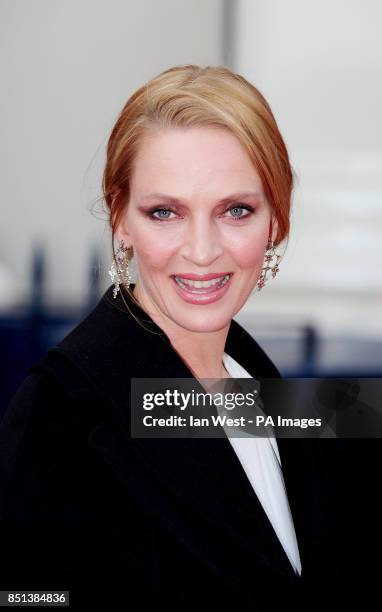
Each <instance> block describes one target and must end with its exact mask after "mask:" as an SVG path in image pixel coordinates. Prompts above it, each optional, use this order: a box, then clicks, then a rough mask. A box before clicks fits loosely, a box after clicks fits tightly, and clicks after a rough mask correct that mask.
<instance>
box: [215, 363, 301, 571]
mask: <svg viewBox="0 0 382 612" xmlns="http://www.w3.org/2000/svg"><path fill="white" fill-rule="evenodd" d="M223 363H224V366H225V368H226V370H227V372H228V373H229V374H230V376H232V378H252V376H251V375H250V374H248V372H247V371H246V370H245V369H244V368H243V367H242V366H241V365H240V364H239V363H237V361H235V359H233V358H232V357H231V356H230V355H228V354H227V353H224V354H223ZM272 431H273V429H272ZM228 439H229V441H230V443H231V445H232V447H233V449H234V451H235V453H236V455H237V457H238V459H239V461H240V463H241V465H242V466H243V468H244V470H245V473H246V475H247V477H248V480H249V482H250V483H251V485H252V487H253V489H254V491H255V493H256V495H257V497H258V498H259V501H260V502H261V505H262V506H263V508H264V511H265V513H266V514H267V516H268V518H269V520H270V522H271V524H272V526H273V528H274V530H275V532H276V535H277V537H278V539H279V540H280V543H281V545H282V547H283V548H284V550H285V553H286V555H287V556H288V559H289V561H290V562H291V565H292V567H293V569H294V571H295V572H296V573H298V574H299V575H301V560H300V553H299V550H298V544H297V538H296V532H295V529H294V524H293V518H292V513H291V510H290V507H289V502H288V496H287V492H286V488H285V482H284V478H283V474H282V467H281V459H280V453H279V449H278V446H277V441H276V438H275V436H274V435H273V436H270V437H269V438H268V437H266V438H259V437H232V434H231V435H230V436H229V437H228Z"/></svg>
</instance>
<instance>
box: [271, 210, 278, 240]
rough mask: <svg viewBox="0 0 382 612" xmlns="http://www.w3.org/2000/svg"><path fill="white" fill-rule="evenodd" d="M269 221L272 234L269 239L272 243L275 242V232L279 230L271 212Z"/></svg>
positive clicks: (274, 216)
mask: <svg viewBox="0 0 382 612" xmlns="http://www.w3.org/2000/svg"><path fill="white" fill-rule="evenodd" d="M271 221H272V234H271V239H272V241H273V242H275V240H276V236H277V232H278V229H279V224H278V222H277V218H276V215H275V213H274V212H272V217H271Z"/></svg>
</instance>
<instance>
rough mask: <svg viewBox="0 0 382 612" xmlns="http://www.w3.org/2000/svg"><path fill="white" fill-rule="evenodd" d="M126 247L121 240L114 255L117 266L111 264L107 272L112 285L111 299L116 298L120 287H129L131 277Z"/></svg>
mask: <svg viewBox="0 0 382 612" xmlns="http://www.w3.org/2000/svg"><path fill="white" fill-rule="evenodd" d="M127 251H128V247H126V246H125V244H124V242H123V240H121V242H120V244H119V247H118V250H117V252H116V254H115V260H116V262H117V265H115V261H114V260H113V263H112V264H111V268H110V270H109V276H110V278H111V280H112V282H113V283H114V289H113V298H114V299H115V298H116V297H117V293H118V291H119V286H120V285H126V287H130V283H131V276H130V271H129V258H128V256H127Z"/></svg>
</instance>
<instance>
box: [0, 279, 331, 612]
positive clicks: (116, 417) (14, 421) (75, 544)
mask: <svg viewBox="0 0 382 612" xmlns="http://www.w3.org/2000/svg"><path fill="white" fill-rule="evenodd" d="M130 307H131V308H132V310H133V312H134V313H135V314H137V315H138V316H139V317H140V318H141V319H144V321H145V325H146V327H149V329H151V330H152V331H154V332H155V333H154V334H153V333H151V332H150V331H146V330H145V329H143V328H142V326H141V325H140V324H139V323H137V322H136V321H135V319H134V318H133V317H132V316H131V315H130V314H128V313H127V312H126V311H125V309H124V306H123V304H122V302H121V299H120V294H118V298H117V300H113V298H112V287H110V288H109V289H108V290H107V291H106V293H105V295H104V296H103V298H102V299H101V300H100V302H99V303H98V305H97V306H96V308H95V309H94V310H93V311H92V312H91V313H90V315H89V316H88V317H87V318H86V319H85V320H84V321H83V322H82V323H80V324H79V325H78V326H77V327H76V328H75V329H74V331H72V332H71V333H70V334H69V335H68V336H67V337H66V338H65V339H64V340H63V341H62V342H60V343H59V344H58V345H57V346H56V347H54V348H53V349H50V350H49V351H48V353H47V355H46V357H45V358H44V359H43V360H42V361H41V362H39V363H38V364H35V365H34V366H33V367H32V368H31V371H30V375H29V376H28V378H27V379H26V380H25V382H24V383H23V384H22V386H21V387H20V388H19V390H18V392H17V393H16V395H15V396H14V398H13V400H12V402H11V404H10V405H9V407H8V410H7V412H6V414H5V417H4V420H3V423H2V426H1V429H0V432H1V434H0V441H1V443H2V463H1V501H2V503H1V508H0V509H1V539H2V541H1V557H2V562H3V564H4V567H3V568H2V573H1V578H0V580H1V584H0V589H3V590H4V589H13V590H15V589H19V590H20V589H22V590H26V589H33V590H54V589H56V590H58V589H59V590H69V591H70V602H71V606H70V607H71V608H78V609H82V610H83V609H87V608H89V609H103V610H105V611H106V610H119V609H121V610H122V609H125V610H129V609H131V610H136V609H141V610H146V609H147V610H151V609H162V608H163V609H174V610H175V609H177V610H188V609H190V610H191V609H194V608H195V606H196V605H198V606H199V607H201V608H202V609H204V608H207V606H209V607H210V609H211V610H215V609H218V606H220V607H221V608H223V609H228V608H229V609H231V610H233V609H235V610H261V609H266V608H265V607H264V608H263V607H262V604H264V602H266V601H267V600H268V598H270V600H271V602H272V603H275V602H276V601H277V602H284V603H286V602H288V601H289V602H292V603H293V604H294V605H296V604H297V602H298V601H299V600H300V599H301V600H303V599H304V598H305V597H307V598H308V601H310V602H311V601H312V593H314V598H315V599H316V598H317V597H318V596H319V594H320V591H322V589H321V585H322V586H324V588H325V589H329V590H332V589H335V587H336V581H337V563H336V559H335V554H336V537H335V536H336V534H335V526H334V519H333V516H334V514H333V513H334V503H335V502H334V497H333V494H334V480H333V478H332V472H331V471H330V470H328V461H332V458H333V457H334V456H335V453H334V447H335V444H336V440H331V439H326V440H312V439H310V440H309V439H307V440H303V439H282V438H280V439H278V446H279V451H280V456H281V462H282V468H283V474H284V479H285V483H286V489H287V493H288V498H289V503H290V506H291V511H292V514H293V519H294V524H295V529H296V535H297V540H298V544H299V549H300V555H301V561H302V576H301V577H299V576H296V575H295V574H294V571H293V569H292V566H291V565H290V562H289V560H288V558H287V556H286V554H285V552H284V550H283V548H282V546H281V544H280V543H279V541H278V538H277V536H276V534H275V532H274V530H273V528H272V526H271V524H270V522H269V520H268V518H267V516H266V514H265V512H264V510H263V508H262V506H261V504H260V502H259V500H258V498H257V496H256V495H255V493H254V491H253V489H252V486H251V484H250V482H249V481H248V479H247V477H246V475H245V472H244V470H243V468H242V466H241V465H240V463H239V460H238V459H237V457H236V455H235V453H234V451H233V449H232V447H231V445H230V443H229V441H228V440H227V439H226V438H223V439H156V440H154V439H151V440H148V439H134V438H131V437H129V398H130V379H131V378H132V377H145V378H148V377H158V378H162V377H169V378H176V377H180V378H182V377H184V378H188V377H190V376H192V374H191V372H190V371H189V370H188V368H187V366H186V365H185V363H184V362H183V360H182V359H181V358H180V356H179V355H178V354H177V353H176V351H175V350H174V349H173V348H172V346H171V344H170V343H169V341H168V338H167V337H166V336H165V334H164V333H163V332H162V331H161V330H160V328H159V327H158V326H156V324H155V323H154V322H153V321H152V320H151V319H149V317H148V316H147V315H146V313H144V312H143V311H141V310H140V309H139V308H138V307H136V306H134V305H133V304H131V303H130ZM225 350H226V351H227V353H228V354H230V355H231V356H232V357H233V358H234V359H236V360H237V361H238V362H239V363H240V364H241V365H242V366H243V367H244V368H245V369H246V370H247V371H248V372H249V373H250V374H251V375H252V376H253V377H256V376H259V377H279V376H280V374H279V372H278V370H277V369H276V367H275V366H274V364H273V363H272V362H271V361H270V359H269V358H268V357H267V356H266V354H265V353H264V351H263V350H262V349H261V348H260V346H259V345H258V344H257V343H256V341H255V340H254V339H253V338H252V337H251V336H250V335H249V334H248V333H247V332H246V331H245V330H244V329H243V328H242V327H241V326H240V325H239V324H238V323H237V322H235V321H234V320H233V321H232V323H231V326H230V330H229V335H228V338H227V343H226V347H225ZM328 457H331V459H329V460H328ZM317 585H320V588H319V589H317ZM134 602H138V603H134ZM271 609H272V606H271Z"/></svg>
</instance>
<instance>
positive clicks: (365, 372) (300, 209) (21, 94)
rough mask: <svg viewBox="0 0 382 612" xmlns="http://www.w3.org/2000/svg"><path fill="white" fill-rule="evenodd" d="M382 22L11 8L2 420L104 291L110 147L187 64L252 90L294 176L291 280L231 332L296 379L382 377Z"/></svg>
mask: <svg viewBox="0 0 382 612" xmlns="http://www.w3.org/2000/svg"><path fill="white" fill-rule="evenodd" d="M381 19H382V3H381V2H380V1H379V0H347V1H346V2H345V1H344V0H321V2H320V3H316V2H313V0H139V2H138V1H129V2H127V1H126V0H65V2H63V1H62V0H32V1H31V0H1V2H0V49H1V53H0V66H1V84H2V96H1V113H0V129H1V138H0V163H1V181H0V202H1V204H0V206H1V225H0V372H1V374H0V376H1V389H0V410H3V409H4V407H5V406H6V404H7V403H8V401H9V398H10V397H11V395H12V394H13V392H14V391H15V389H16V388H17V386H18V385H19V384H20V382H21V381H22V380H23V379H24V377H25V375H26V373H27V371H28V367H29V366H30V365H31V364H32V363H34V362H36V361H38V360H39V359H40V358H41V357H42V356H43V355H44V353H45V350H46V349H47V348H48V347H50V346H53V345H54V344H56V342H58V341H59V340H60V339H61V338H62V337H63V336H64V335H65V334H66V333H68V332H69V331H70V329H72V328H73V327H74V326H75V325H76V324H77V323H78V322H79V321H80V320H81V319H83V318H84V317H85V316H86V314H87V313H88V312H89V311H90V309H91V308H92V307H93V306H94V305H95V303H96V302H97V301H98V299H99V298H100V297H101V295H102V294H103V292H104V291H105V289H106V288H107V287H108V286H109V284H110V279H109V276H108V269H109V267H110V263H111V238H110V232H109V229H108V225H107V218H106V215H105V213H104V212H103V206H102V201H101V199H100V196H101V176H102V170H103V163H104V159H105V157H104V155H105V145H106V142H107V139H108V136H109V133H110V131H111V128H112V126H113V124H114V122H115V120H116V118H117V116H118V114H119V112H120V110H121V108H122V106H123V105H124V104H125V102H126V100H127V98H128V97H129V96H130V95H131V94H132V93H133V92H134V91H135V90H136V89H137V88H138V87H139V86H141V85H142V84H143V83H144V82H146V81H147V80H148V79H150V78H152V77H153V76H155V75H156V74H158V73H159V72H161V71H162V70H164V69H166V68H168V67H170V66H173V65H176V64H184V63H196V64H201V65H208V64H211V65H217V64H223V65H226V66H229V67H230V68H232V69H234V70H236V71H237V72H239V73H241V74H243V75H244V76H245V77H246V78H248V79H249V80H250V81H252V82H253V83H254V84H255V85H256V86H257V87H258V88H259V89H260V91H261V92H262V93H263V94H264V95H265V97H266V98H267V100H268V101H269V103H270V105H271V107H272V110H273V112H274V114H275V117H276V119H277V121H278V124H279V127H280V130H281V132H282V134H283V136H284V138H285V141H286V144H287V147H288V150H289V152H290V156H291V161H292V164H293V166H294V169H295V172H296V174H297V184H296V187H295V191H294V198H293V211H292V225H291V228H292V229H291V235H290V239H289V243H288V247H287V250H286V253H285V256H284V257H283V260H282V262H281V265H280V272H279V274H278V275H277V277H276V278H275V279H272V280H270V281H269V282H268V283H267V285H266V287H265V288H264V289H263V290H262V291H261V292H257V293H255V294H254V295H253V296H252V297H251V298H250V300H249V301H248V303H247V304H246V306H245V308H244V309H243V310H242V311H241V312H240V313H239V314H238V315H237V316H236V319H237V320H238V321H239V322H240V323H242V324H243V325H244V326H245V327H246V329H247V330H248V331H249V332H250V333H251V334H252V335H253V336H254V337H255V338H256V339H257V341H258V342H259V343H260V344H261V345H262V346H263V347H264V348H265V350H266V351H267V352H268V354H269V355H270V356H271V358H272V359H273V361H274V362H275V363H276V365H277V366H278V367H279V369H280V370H281V372H282V373H283V374H284V375H285V376H296V377H297V376H366V377H368V376H382V308H381V305H382V265H381V264H382V171H381V170H382V122H381V120H380V109H381V108H382V79H381V74H382V39H381V36H380V27H379V26H380V23H381ZM282 250H283V249H282V248H281V249H280V247H279V248H278V249H277V251H282Z"/></svg>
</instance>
